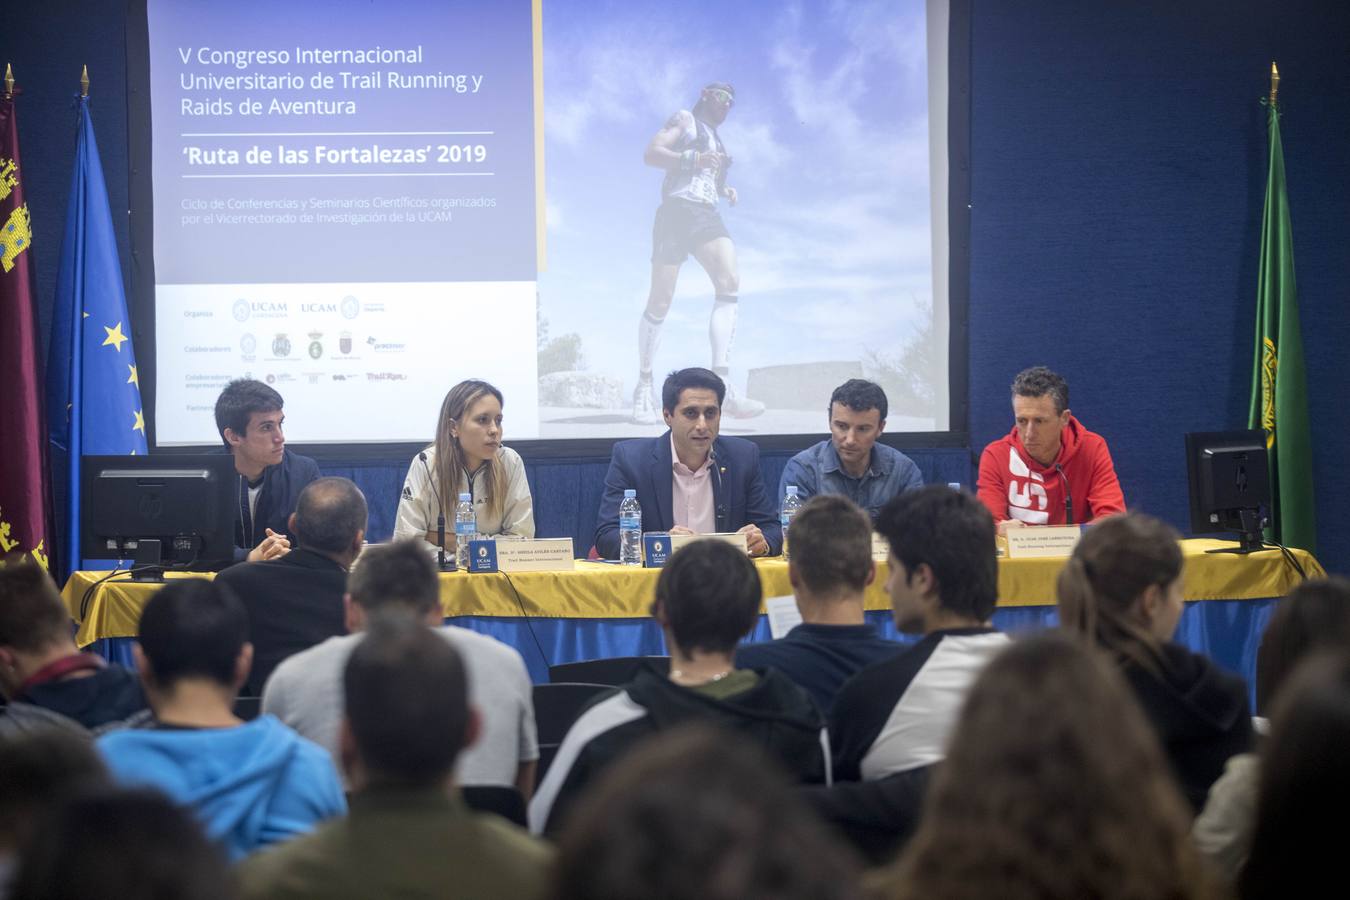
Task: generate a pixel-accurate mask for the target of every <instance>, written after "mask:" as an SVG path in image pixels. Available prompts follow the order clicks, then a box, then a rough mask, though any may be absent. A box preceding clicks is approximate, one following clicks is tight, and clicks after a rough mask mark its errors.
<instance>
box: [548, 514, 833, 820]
mask: <svg viewBox="0 0 1350 900" xmlns="http://www.w3.org/2000/svg"><path fill="white" fill-rule="evenodd" d="M760 600H761V589H760V582H759V573H758V572H756V571H755V567H754V564H753V563H751V562H750V560H748V559H747V558H746V557H745V555H744V554H743V553H741V552H740V551H739V550H737V549H736V548H734V547H732V546H731V545H730V544H727V543H723V542H722V541H717V540H703V541H696V542H694V543H692V544H690V545H688V546H686V547H684V548H683V549H681V550H680V551H679V552H678V553H676V554H675V555H674V556H672V557H671V559H670V562H668V563H667V564H666V566H665V568H664V569H662V570H661V578H660V579H659V580H658V581H657V584H656V600H655V602H654V603H653V604H652V615H653V616H655V617H656V620H657V622H659V623H660V624H661V628H662V630H663V631H664V632H665V636H666V645H667V646H668V647H669V648H670V674H669V676H663V675H659V674H657V673H656V672H653V671H644V672H641V673H639V674H638V676H637V677H636V678H635V679H633V680H632V681H630V682H629V683H628V684H626V685H624V686H623V687H621V688H619V689H618V690H617V691H615V692H614V693H612V694H609V695H607V696H605V697H603V698H601V699H600V700H598V701H597V702H596V703H594V704H593V705H592V706H591V707H590V708H589V709H588V710H587V711H586V712H584V713H583V714H582V715H581V717H580V718H579V719H577V721H576V723H575V724H574V725H573V726H572V728H571V730H570V731H568V733H567V736H566V737H565V738H564V739H563V742H562V746H560V747H559V748H558V755H557V756H556V757H555V758H554V760H553V765H552V766H551V767H550V768H549V770H548V775H547V776H546V777H545V778H544V782H543V784H541V785H540V786H539V790H538V791H537V792H536V793H535V796H534V800H533V801H532V802H531V803H530V830H531V831H534V832H535V833H543V832H548V833H553V832H556V831H557V830H558V827H559V825H560V823H561V822H562V820H563V818H564V817H565V815H566V812H567V808H568V806H569V805H570V804H571V803H572V802H573V801H574V799H575V798H576V796H577V795H578V794H579V793H580V792H581V791H582V790H583V789H584V788H585V787H586V785H588V784H589V783H590V782H591V781H592V780H593V779H594V778H595V777H596V775H597V774H598V773H599V772H600V771H601V770H603V769H604V768H605V766H607V765H609V763H610V762H612V761H613V760H615V759H617V758H618V757H620V756H622V755H623V754H624V753H626V752H627V751H628V750H629V748H631V747H632V746H633V745H634V744H636V743H637V742H639V741H640V740H642V739H643V738H644V737H647V736H648V735H651V734H655V733H657V732H661V731H664V730H666V729H669V728H672V727H674V726H675V725H678V724H680V723H682V722H687V721H690V720H699V721H706V722H710V723H712V724H714V725H716V726H718V727H722V728H727V729H729V730H732V731H735V732H738V733H740V734H742V735H744V736H746V737H748V738H749V739H750V740H753V741H756V742H757V743H759V744H760V745H761V746H763V747H764V748H765V749H767V750H768V751H769V752H770V753H771V754H772V755H773V756H774V757H775V758H777V759H778V760H779V761H780V762H781V763H782V764H783V765H784V766H785V767H786V769H787V771H789V772H791V773H792V774H794V775H796V776H797V777H798V778H799V779H800V780H802V781H805V782H822V781H828V779H829V760H828V747H829V739H828V736H827V734H826V731H825V726H824V722H823V720H822V718H821V715H820V713H819V712H818V711H817V709H816V706H815V704H814V703H813V702H812V700H811V697H810V695H809V694H807V693H806V691H804V690H803V689H802V688H800V687H798V686H797V685H796V684H794V683H793V682H792V681H791V680H790V679H789V678H787V677H786V676H785V675H783V674H782V673H780V672H777V671H775V670H773V669H767V670H763V671H759V670H754V669H737V668H735V665H734V663H733V661H732V660H733V657H734V655H735V652H736V644H737V643H739V642H740V639H741V638H743V637H745V635H746V634H747V633H748V632H749V631H750V629H751V627H753V626H754V624H755V619H756V617H757V616H758V615H759V607H760Z"/></svg>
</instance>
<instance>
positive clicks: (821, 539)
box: [790, 494, 872, 594]
mask: <svg viewBox="0 0 1350 900" xmlns="http://www.w3.org/2000/svg"><path fill="white" fill-rule="evenodd" d="M791 532H792V533H791V536H790V540H791V542H792V565H794V566H796V567H797V572H798V573H799V574H800V575H801V577H802V581H804V582H806V586H807V587H808V588H810V589H811V590H812V591H814V592H816V593H819V594H828V593H831V592H834V591H838V590H840V589H847V590H850V591H861V590H862V589H863V588H865V587H867V576H868V573H870V572H871V571H872V521H871V519H869V518H868V517H867V513H865V512H863V511H862V510H861V509H860V508H859V507H858V505H857V504H855V503H854V502H853V501H852V500H850V499H848V498H847V497H843V496H840V495H839V494H817V495H816V496H814V497H812V498H811V499H810V500H808V501H806V505H805V506H803V507H802V508H801V511H800V512H798V513H797V516H796V517H795V518H794V519H793V520H792V529H791Z"/></svg>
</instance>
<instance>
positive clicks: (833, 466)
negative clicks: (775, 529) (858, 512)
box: [778, 378, 923, 521]
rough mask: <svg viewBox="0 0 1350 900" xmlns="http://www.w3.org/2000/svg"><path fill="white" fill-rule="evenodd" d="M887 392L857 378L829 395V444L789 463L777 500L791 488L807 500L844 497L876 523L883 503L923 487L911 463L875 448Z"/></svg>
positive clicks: (882, 425) (900, 455) (883, 421)
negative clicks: (817, 495) (818, 497)
mask: <svg viewBox="0 0 1350 900" xmlns="http://www.w3.org/2000/svg"><path fill="white" fill-rule="evenodd" d="M886 408H887V404H886V392H885V391H883V390H882V389H881V388H880V387H879V386H878V385H876V384H873V383H872V382H870V381H864V380H863V379H861V378H850V379H849V380H848V381H845V382H844V383H843V384H841V385H840V386H839V387H837V388H835V390H834V393H833V394H831V395H830V439H829V440H828V441H821V442H820V443H819V444H816V445H814V446H812V447H808V448H806V449H805V450H803V451H802V452H801V453H798V454H797V455H796V456H794V457H792V459H790V460H788V464H787V466H786V467H785V468H784V469H783V478H782V480H781V481H779V483H778V496H779V498H780V499H781V498H782V497H783V495H784V494H786V493H787V486H788V485H790V484H795V485H796V486H797V493H798V495H799V496H800V497H801V498H802V499H803V500H807V499H809V498H811V497H813V496H815V495H816V494H842V495H844V496H845V497H848V498H849V499H850V500H852V501H853V502H854V503H856V504H858V505H859V506H861V507H862V508H863V509H864V510H866V511H867V514H868V515H869V516H871V517H872V520H873V521H876V517H877V513H878V512H880V510H881V507H882V506H884V505H885V504H886V501H887V500H889V499H891V498H892V497H894V496H896V495H897V494H900V493H902V492H904V491H912V490H916V489H918V488H921V487H923V476H922V475H920V474H919V467H918V466H916V465H915V464H914V461H913V460H912V459H910V458H909V457H908V456H905V454H903V453H901V452H900V451H899V450H896V449H894V448H893V447H888V446H886V445H885V444H878V443H877V438H878V437H880V436H881V432H882V430H883V429H884V428H885V427H886Z"/></svg>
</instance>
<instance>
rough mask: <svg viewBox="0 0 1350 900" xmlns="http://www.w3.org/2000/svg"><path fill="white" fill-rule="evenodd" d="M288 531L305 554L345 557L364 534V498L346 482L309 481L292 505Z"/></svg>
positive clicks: (329, 480)
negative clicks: (309, 551)
mask: <svg viewBox="0 0 1350 900" xmlns="http://www.w3.org/2000/svg"><path fill="white" fill-rule="evenodd" d="M291 529H292V530H293V531H294V532H295V537H296V539H297V540H298V541H299V543H300V546H301V547H304V548H305V549H307V550H314V551H317V552H319V553H326V554H329V555H336V554H342V553H346V552H348V551H349V550H350V549H351V548H352V547H353V546H355V545H358V544H360V542H361V537H362V536H363V535H364V533H365V530H366V498H365V495H363V494H362V493H361V489H360V488H358V487H357V486H356V485H355V484H353V483H352V482H351V481H349V480H348V479H346V478H320V479H317V480H315V481H311V482H310V483H309V485H308V486H307V487H306V488H305V489H304V490H303V491H301V492H300V499H299V500H297V501H296V504H295V514H294V516H293V517H292V521H291Z"/></svg>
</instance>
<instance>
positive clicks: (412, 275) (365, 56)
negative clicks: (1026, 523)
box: [146, 0, 948, 446]
mask: <svg viewBox="0 0 1350 900" xmlns="http://www.w3.org/2000/svg"><path fill="white" fill-rule="evenodd" d="M926 6H927V4H926V3H925V0H876V2H850V3H847V4H839V3H837V2H826V0H803V2H798V3H791V4H784V3H778V2H747V3H742V4H725V3H714V2H710V0H691V2H686V3H682V4H678V5H676V6H671V5H669V4H659V5H658V4H650V3H645V2H608V0H597V2H582V0H533V2H532V0H463V2H454V3H451V2H445V0H388V2H384V3H380V4H372V3H369V2H368V0H361V2H356V0H324V2H318V0H308V2H303V0H296V2H286V3H276V2H260V0H241V2H238V3H233V4H217V3H207V2H204V0H147V17H146V18H147V22H148V27H149V35H148V37H149V40H148V47H149V54H150V58H149V60H148V71H149V77H150V84H149V89H150V107H151V121H152V134H151V146H152V160H151V162H150V165H151V167H152V169H151V171H152V179H153V197H154V202H153V222H154V229H153V234H154V248H153V252H154V266H155V332H156V338H155V363H156V373H155V378H156V381H155V384H156V391H157V393H156V404H155V422H156V437H157V443H158V444H159V445H161V446H182V445H194V444H211V443H215V442H216V441H217V440H218V437H217V434H216V429H215V425H214V421H213V418H212V408H213V404H214V401H215V398H216V395H217V394H218V393H219V391H220V389H221V388H222V387H223V386H224V384H225V383H226V382H228V381H229V380H231V379H233V378H239V377H252V378H257V379H260V380H263V381H266V382H267V383H269V384H272V385H273V386H275V387H276V388H277V390H278V391H280V392H281V393H282V395H283V396H284V397H285V400H286V411H287V437H288V438H289V439H290V440H292V441H297V442H304V443H311V442H315V443H325V442H326V443H359V442H367V443H370V442H377V443H389V442H407V441H424V440H430V438H431V436H432V433H433V430H434V426H435V421H436V415H437V412H438V409H439V405H440V402H441V399H442V397H443V396H444V394H445V392H446V390H447V389H448V388H449V387H450V386H451V385H453V384H454V383H456V382H458V381H460V380H462V379H464V378H484V379H487V380H489V381H491V382H493V383H494V384H496V385H497V386H498V387H499V388H500V389H501V390H502V391H503V393H504V394H505V397H506V404H505V412H506V416H505V419H506V422H505V430H506V436H507V440H508V441H509V440H512V439H567V438H612V437H624V436H634V435H650V434H656V433H659V432H660V430H661V429H662V428H663V427H664V425H663V424H662V423H661V421H660V419H661V416H660V400H659V392H660V383H661V380H662V379H663V378H664V376H665V374H666V373H667V372H669V371H670V370H672V369H676V368H682V367H685V366H694V365H697V366H709V367H714V368H717V369H718V370H719V371H721V372H724V373H725V377H726V380H727V382H728V385H729V386H730V389H731V398H730V399H729V401H728V403H727V405H726V415H725V416H724V422H723V425H722V429H723V431H724V432H725V433H734V434H746V435H754V434H806V433H818V432H821V431H823V430H825V428H826V422H825V415H824V413H825V407H826V404H827V400H828V397H829V393H830V391H831V389H832V388H833V387H834V386H836V385H837V384H839V383H840V382H842V381H844V380H845V379H847V378H850V377H865V378H871V379H874V380H876V381H878V382H880V383H881V384H882V385H883V386H884V387H885V388H886V390H887V394H888V396H889V398H890V403H891V413H890V416H889V419H888V430H890V431H942V430H946V429H947V428H948V422H947V415H948V385H947V381H948V364H947V336H946V335H947V322H946V317H947V313H946V297H945V294H944V293H943V292H941V291H939V292H935V291H934V277H933V273H934V270H935V262H934V261H935V259H936V260H939V261H940V263H941V264H942V265H945V259H946V246H945V242H946V235H945V234H942V233H939V234H937V235H936V239H935V229H934V227H933V222H934V210H935V209H936V208H937V207H939V206H940V205H941V204H943V203H945V196H946V195H945V186H943V185H938V186H937V187H936V188H935V187H934V182H935V181H939V180H942V179H940V178H935V177H934V171H935V167H934V166H933V165H932V164H931V160H932V158H933V157H934V156H935V150H934V148H935V147H936V146H938V145H936V144H934V143H932V142H930V132H934V133H936V132H937V131H939V130H940V129H934V128H932V124H931V121H930V116H931V112H930V107H931V106H932V102H931V101H930V98H931V97H934V96H938V94H935V93H934V87H939V88H941V89H942V90H945V75H944V76H942V77H943V79H944V84H942V85H935V83H934V79H933V77H932V76H931V75H930V69H931V70H934V71H936V70H938V69H941V68H942V67H943V66H945V43H942V48H941V49H942V51H943V53H942V54H934V53H933V52H932V48H931V46H930V42H931V41H932V37H931V35H930V31H933V32H935V33H936V32H937V31H938V29H931V28H930V24H931V23H930V22H929V13H928V11H927V9H926ZM939 37H940V43H941V42H945V33H943V34H940V35H939ZM939 56H940V61H941V63H942V66H939V65H937V64H936V61H939ZM942 102H944V103H945V99H943V100H942ZM942 115H943V118H942V119H941V121H945V109H944V110H943V111H942ZM932 121H937V120H932ZM941 151H942V153H945V144H943V145H941ZM943 162H944V164H945V159H944V160H943ZM941 173H944V174H943V175H942V178H945V168H942V169H941ZM942 221H945V217H943V218H942ZM940 281H941V280H940ZM644 368H645V369H646V372H644ZM648 373H650V380H649V381H644V380H643V377H644V375H646V374H648ZM644 398H645V400H646V402H645V403H643V402H641V401H642V400H643V399H644ZM644 406H645V407H646V409H645V410H644V408H643V407H644ZM652 406H654V408H655V409H654V415H653V410H652V408H651V407H652Z"/></svg>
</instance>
